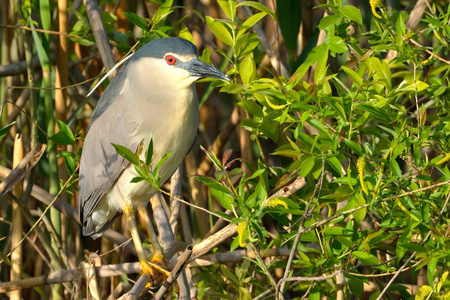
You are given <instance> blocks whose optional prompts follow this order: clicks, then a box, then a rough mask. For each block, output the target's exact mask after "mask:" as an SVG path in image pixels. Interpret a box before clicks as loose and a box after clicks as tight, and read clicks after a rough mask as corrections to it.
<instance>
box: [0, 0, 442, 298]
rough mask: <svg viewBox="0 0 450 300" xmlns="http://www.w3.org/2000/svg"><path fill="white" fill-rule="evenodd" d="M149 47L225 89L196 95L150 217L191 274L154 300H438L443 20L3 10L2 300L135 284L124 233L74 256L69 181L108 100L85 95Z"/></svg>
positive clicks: (388, 12)
mask: <svg viewBox="0 0 450 300" xmlns="http://www.w3.org/2000/svg"><path fill="white" fill-rule="evenodd" d="M101 21H102V22H101ZM165 36H181V37H183V38H186V39H189V40H191V41H193V42H194V43H195V44H196V45H197V47H198V50H199V55H200V57H201V59H202V60H204V61H206V62H212V63H213V64H214V65H216V66H219V67H220V69H221V70H223V71H224V72H227V74H228V75H230V77H231V78H232V80H231V82H230V83H222V82H217V81H212V82H211V81H205V80H204V81H202V82H200V83H198V90H199V96H200V98H201V105H200V114H201V122H200V125H199V137H198V139H197V144H196V145H195V147H194V149H193V151H191V152H190V153H189V154H188V156H187V157H186V159H185V162H184V167H183V170H184V171H181V170H180V171H179V172H177V173H176V174H175V178H173V179H172V181H171V184H170V183H167V184H165V185H163V186H162V188H161V191H162V192H163V193H166V194H171V195H172V197H168V196H167V195H166V199H165V201H164V198H161V197H156V198H157V199H156V200H154V199H152V201H151V204H152V205H151V208H150V206H149V209H151V210H152V211H153V215H154V216H155V222H156V224H157V226H158V231H159V234H160V240H161V243H162V244H163V246H164V249H165V252H166V257H167V259H170V258H171V257H172V256H173V255H174V253H175V252H176V251H177V250H178V251H180V254H181V256H180V258H179V259H178V260H179V261H181V262H186V263H187V262H189V263H188V264H187V265H186V264H185V265H181V270H182V272H181V277H179V279H178V288H172V289H169V292H168V293H167V296H165V297H168V298H172V297H175V294H177V293H178V294H179V295H180V296H181V298H184V299H189V298H193V297H199V298H202V299H252V298H254V299H275V298H276V299H306V298H309V299H400V298H401V299H450V281H449V279H448V273H449V267H450V240H449V237H450V227H449V197H450V193H449V183H450V170H449V160H450V117H449V111H450V101H449V95H450V90H449V87H448V83H449V79H448V74H449V71H450V68H449V64H450V61H449V57H450V55H449V52H448V50H449V43H450V5H449V3H448V1H445V0H435V1H433V0H417V1H393V0H391V1H388V0H386V1H385V2H383V1H379V0H370V1H368V0H367V1H366V0H364V1H356V0H353V1H352V0H320V1H309V0H261V1H233V0H217V1H215V0H201V1H193V0H166V1H163V0H152V1H103V0H102V1H99V2H98V3H97V2H96V1H91V0H85V1H80V0H75V1H67V0H60V1H49V0H41V1H8V0H2V1H1V4H0V37H1V38H0V43H1V56H0V60H1V66H0V87H1V88H0V91H1V93H0V99H1V126H0V128H1V130H0V137H1V139H0V147H1V148H0V160H1V166H0V176H1V177H2V178H3V181H2V183H1V185H0V196H1V201H0V256H1V258H0V260H1V264H0V293H1V294H0V298H2V299H6V298H8V297H9V298H10V299H20V298H24V299H61V298H63V299H65V298H74V299H80V298H89V299H114V298H118V297H121V296H123V295H124V294H125V293H127V292H128V291H130V290H131V291H132V293H139V292H140V290H141V289H142V287H143V286H142V285H139V283H142V282H143V283H144V285H145V282H146V281H148V278H142V277H140V276H139V270H140V265H139V263H136V261H137V259H136V257H135V256H133V247H132V246H130V245H127V241H128V236H129V234H128V231H127V228H126V224H124V223H123V220H121V219H120V218H119V219H118V220H117V221H116V222H115V223H114V225H113V226H112V230H110V231H108V232H107V233H106V234H105V237H104V238H102V239H99V240H97V241H93V240H91V239H90V238H86V239H85V238H82V237H81V234H80V227H79V225H78V223H77V222H78V216H77V210H76V206H77V203H76V202H77V200H76V199H77V197H76V193H77V169H78V164H79V158H80V154H81V149H82V144H83V143H82V141H83V137H84V135H85V131H86V128H87V125H88V122H89V117H90V116H91V114H92V111H93V108H94V107H95V104H96V101H97V99H98V98H99V95H100V94H101V92H102V91H103V90H104V88H105V87H106V86H107V82H104V83H102V84H101V85H100V88H99V89H97V91H96V92H95V93H94V94H93V95H92V96H91V97H87V98H86V95H87V93H88V92H89V90H90V89H91V88H92V87H93V86H94V84H95V83H96V82H98V80H99V78H101V77H102V76H103V75H104V73H105V72H106V71H107V70H109V69H111V68H112V67H113V66H114V64H115V62H116V61H119V60H120V59H122V58H123V57H125V55H126V54H127V53H129V52H130V51H133V50H134V49H135V48H138V47H140V46H141V45H143V44H145V43H146V42H148V41H150V40H153V39H155V38H160V37H165ZM148 72H154V70H148ZM106 81H107V80H106ZM199 145H202V148H200V146H199ZM128 157H129V158H131V159H132V155H130V154H129V155H128ZM12 169H15V171H14V172H11V170H12ZM152 175H153V174H151V172H150V173H147V175H145V176H143V178H142V179H145V180H148V181H149V184H150V183H151V182H153V181H152V178H153V177H152ZM153 183H154V182H153ZM161 199H163V200H161ZM182 199H184V200H183V201H184V202H181V201H180V200H182ZM165 204H167V205H165ZM142 229H143V228H142ZM142 232H143V235H145V236H146V234H145V233H144V230H143V231H142ZM187 245H191V246H189V247H187ZM185 249H187V250H185ZM149 250H150V251H151V249H149ZM206 253H207V254H206ZM204 254H206V255H204ZM201 255H203V256H201ZM200 256H201V257H200ZM199 257H200V258H199ZM176 261H177V258H176V257H175V258H173V260H172V262H171V263H172V265H173V264H175V262H176ZM94 266H95V267H96V268H93V267H94ZM136 281H137V282H138V284H135V282H136ZM162 291H163V290H161V291H160V292H159V294H157V295H156V298H158V297H162V296H161V293H162ZM126 295H127V296H129V297H132V296H133V295H131V294H126ZM146 295H149V294H146ZM108 297H109V298H108ZM159 299H160V298H159Z"/></svg>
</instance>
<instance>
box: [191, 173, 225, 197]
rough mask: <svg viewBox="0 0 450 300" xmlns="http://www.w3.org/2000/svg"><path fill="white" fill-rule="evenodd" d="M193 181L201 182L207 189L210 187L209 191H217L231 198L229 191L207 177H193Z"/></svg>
mask: <svg viewBox="0 0 450 300" xmlns="http://www.w3.org/2000/svg"><path fill="white" fill-rule="evenodd" d="M195 179H196V180H197V181H200V182H203V183H204V184H206V185H207V186H208V187H210V188H211V189H214V190H217V191H219V192H222V193H224V194H226V195H229V196H233V194H232V193H231V192H230V190H228V188H226V187H224V186H223V185H221V184H220V183H218V182H216V181H213V180H211V179H209V178H208V177H199V176H197V177H195Z"/></svg>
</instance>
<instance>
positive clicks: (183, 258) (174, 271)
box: [154, 245, 192, 300]
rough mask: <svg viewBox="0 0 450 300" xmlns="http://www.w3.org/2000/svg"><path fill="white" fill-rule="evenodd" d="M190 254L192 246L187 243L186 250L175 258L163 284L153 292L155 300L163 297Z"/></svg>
mask: <svg viewBox="0 0 450 300" xmlns="http://www.w3.org/2000/svg"><path fill="white" fill-rule="evenodd" d="M191 255H192V246H191V245H189V246H188V247H187V248H186V250H185V251H184V252H183V254H181V255H180V257H179V258H178V260H177V264H176V265H175V267H174V268H173V269H172V271H171V272H170V276H169V277H168V278H167V279H166V280H165V281H164V284H163V285H162V286H161V288H160V289H159V290H158V292H157V293H156V294H155V297H154V298H155V300H160V299H162V298H163V296H164V294H165V293H166V292H167V290H168V289H169V287H170V286H172V284H173V283H174V281H175V280H176V279H177V278H178V276H179V275H180V274H181V273H182V271H183V269H184V268H185V267H186V264H187V262H188V260H189V258H190V257H191Z"/></svg>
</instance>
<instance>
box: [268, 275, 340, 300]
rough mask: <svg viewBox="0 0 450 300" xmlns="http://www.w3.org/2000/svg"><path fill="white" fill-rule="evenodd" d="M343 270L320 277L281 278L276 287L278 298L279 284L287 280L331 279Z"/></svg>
mask: <svg viewBox="0 0 450 300" xmlns="http://www.w3.org/2000/svg"><path fill="white" fill-rule="evenodd" d="M341 273H342V271H336V272H334V273H332V274H330V275H324V276H319V277H289V278H282V279H280V281H279V282H278V284H277V287H276V291H275V297H276V299H277V300H278V299H279V297H278V294H279V291H278V290H279V286H280V285H281V284H282V283H283V282H286V281H297V282H304V281H322V280H327V279H331V278H333V277H335V276H336V275H338V274H341Z"/></svg>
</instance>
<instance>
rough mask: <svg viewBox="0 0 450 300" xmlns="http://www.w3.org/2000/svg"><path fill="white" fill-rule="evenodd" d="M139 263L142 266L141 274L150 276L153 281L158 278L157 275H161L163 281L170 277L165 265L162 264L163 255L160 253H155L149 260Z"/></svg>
mask: <svg viewBox="0 0 450 300" xmlns="http://www.w3.org/2000/svg"><path fill="white" fill-rule="evenodd" d="M140 263H141V266H142V274H144V275H150V276H151V277H152V278H153V279H154V278H156V277H158V274H161V275H162V276H163V281H164V280H165V278H167V277H169V275H170V271H168V270H167V266H166V263H165V262H164V255H163V254H162V253H161V252H155V254H153V256H152V258H151V259H150V260H148V259H142V260H140ZM149 284H150V283H149ZM150 285H152V284H150Z"/></svg>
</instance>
